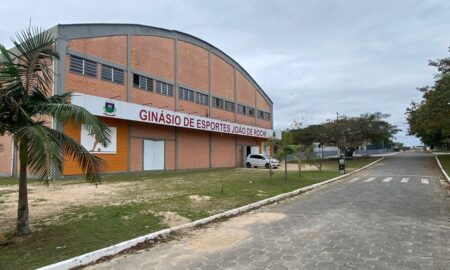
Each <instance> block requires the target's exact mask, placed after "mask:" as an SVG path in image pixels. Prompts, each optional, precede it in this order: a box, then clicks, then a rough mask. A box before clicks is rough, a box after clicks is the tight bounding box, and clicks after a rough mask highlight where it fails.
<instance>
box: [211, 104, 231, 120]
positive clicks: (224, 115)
mask: <svg viewBox="0 0 450 270" xmlns="http://www.w3.org/2000/svg"><path fill="white" fill-rule="evenodd" d="M234 115H235V113H233V112H228V111H225V110H222V109H216V108H213V107H211V117H212V118H216V119H220V120H223V121H229V122H234Z"/></svg>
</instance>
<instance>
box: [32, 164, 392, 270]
mask: <svg viewBox="0 0 450 270" xmlns="http://www.w3.org/2000/svg"><path fill="white" fill-rule="evenodd" d="M383 159H384V157H382V158H380V159H378V160H376V161H374V162H372V163H370V164H367V165H366V166H364V167H362V168H359V169H357V170H355V171H353V172H351V173H348V174H344V175H341V176H338V177H335V178H332V179H329V180H326V181H323V182H320V183H317V184H313V185H310V186H307V187H303V188H300V189H296V190H294V191H291V192H288V193H283V194H280V195H276V196H274V197H270V198H267V199H264V200H261V201H257V202H254V203H251V204H247V205H244V206H241V207H238V208H235V209H231V210H228V211H225V212H223V213H219V214H216V215H213V216H210V217H207V218H203V219H199V220H196V221H193V222H190V223H186V224H183V225H180V226H177V227H173V228H169V229H164V230H161V231H157V232H153V233H150V234H147V235H144V236H140V237H137V238H134V239H131V240H127V241H124V242H121V243H118V244H116V245H113V246H109V247H106V248H102V249H99V250H95V251H92V252H89V253H86V254H83V255H80V256H77V257H73V258H71V259H67V260H65V261H61V262H58V263H55V264H50V265H47V266H44V267H41V268H38V270H66V269H71V268H74V267H78V266H82V265H86V264H89V263H92V262H95V261H97V260H98V259H100V258H103V257H106V256H112V255H115V254H118V253H120V252H122V251H124V250H126V249H129V248H131V247H134V246H136V245H137V244H139V243H142V242H145V241H148V240H153V239H156V238H159V237H164V236H168V235H170V234H172V233H174V232H177V231H180V230H183V229H188V228H194V227H196V226H200V225H205V224H208V223H211V222H214V221H216V220H219V219H223V218H229V217H234V216H237V215H240V214H242V213H245V212H248V211H250V210H253V209H257V208H260V207H262V206H265V205H269V204H272V203H274V202H279V201H282V200H284V199H287V198H290V197H293V196H296V195H299V194H301V193H304V192H307V191H310V190H313V189H316V188H319V187H321V186H324V185H327V184H329V183H332V182H335V181H337V180H340V179H342V178H345V177H347V176H349V175H352V174H354V173H357V172H359V171H362V170H364V169H366V168H368V167H370V166H372V165H374V164H375V163H377V162H380V161H381V160H383Z"/></svg>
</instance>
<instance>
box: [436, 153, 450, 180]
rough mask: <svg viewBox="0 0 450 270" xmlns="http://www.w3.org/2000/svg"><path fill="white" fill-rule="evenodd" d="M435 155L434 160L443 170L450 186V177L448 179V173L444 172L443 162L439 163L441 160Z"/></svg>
mask: <svg viewBox="0 0 450 270" xmlns="http://www.w3.org/2000/svg"><path fill="white" fill-rule="evenodd" d="M433 154H434V158H435V159H436V162H437V164H438V165H439V168H440V169H441V172H442V174H443V175H444V177H445V179H446V180H447V183H449V184H450V177H448V174H447V172H446V171H445V170H444V168H443V167H442V165H441V162H440V161H439V158H438V157H437V156H438V155H436V154H435V153H433Z"/></svg>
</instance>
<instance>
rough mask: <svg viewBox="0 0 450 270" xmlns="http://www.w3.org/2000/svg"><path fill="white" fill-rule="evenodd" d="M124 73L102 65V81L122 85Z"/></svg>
mask: <svg viewBox="0 0 450 270" xmlns="http://www.w3.org/2000/svg"><path fill="white" fill-rule="evenodd" d="M123 78H124V71H123V70H121V69H118V68H115V67H111V66H108V65H102V80H105V81H110V82H114V83H120V84H123Z"/></svg>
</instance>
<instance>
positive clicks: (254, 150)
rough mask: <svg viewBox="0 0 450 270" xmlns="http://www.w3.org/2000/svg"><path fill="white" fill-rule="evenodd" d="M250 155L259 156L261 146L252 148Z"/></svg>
mask: <svg viewBox="0 0 450 270" xmlns="http://www.w3.org/2000/svg"><path fill="white" fill-rule="evenodd" d="M250 154H259V146H252V147H251V148H250Z"/></svg>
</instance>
